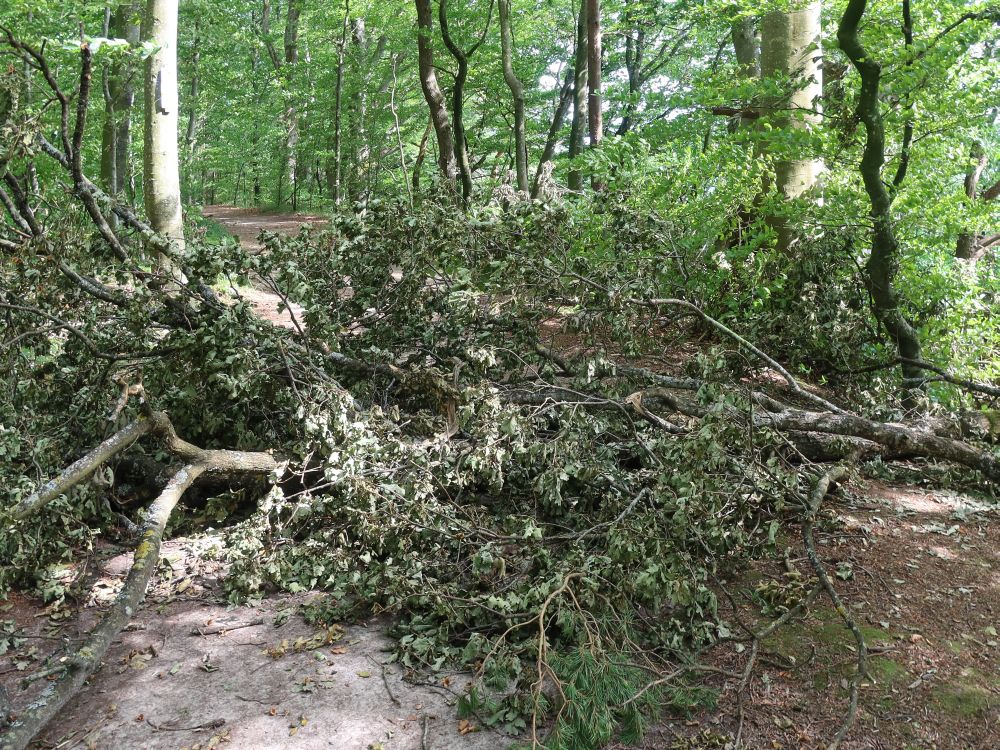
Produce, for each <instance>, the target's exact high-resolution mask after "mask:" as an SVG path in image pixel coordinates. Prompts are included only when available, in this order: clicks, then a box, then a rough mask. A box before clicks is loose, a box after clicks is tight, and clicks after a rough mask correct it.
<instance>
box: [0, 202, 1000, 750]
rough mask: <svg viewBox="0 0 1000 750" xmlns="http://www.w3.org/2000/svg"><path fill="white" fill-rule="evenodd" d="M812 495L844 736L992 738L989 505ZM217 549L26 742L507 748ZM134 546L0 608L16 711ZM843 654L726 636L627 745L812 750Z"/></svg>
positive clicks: (786, 567) (794, 541)
mask: <svg viewBox="0 0 1000 750" xmlns="http://www.w3.org/2000/svg"><path fill="white" fill-rule="evenodd" d="M205 214H206V216H208V217H209V218H212V219H213V220H215V221H217V222H219V223H220V224H221V225H222V226H224V227H225V228H227V229H228V230H229V231H231V232H232V233H233V234H235V235H237V236H238V237H240V239H241V241H242V242H244V244H246V245H247V246H249V247H251V248H253V247H254V246H255V245H256V246H257V249H259V247H260V246H259V245H258V244H257V239H256V238H257V236H258V235H259V233H260V232H261V231H262V230H267V231H276V232H294V231H296V230H297V229H298V227H299V226H300V225H301V224H302V223H303V222H304V221H310V222H315V220H316V217H303V216H291V215H269V214H258V213H252V212H246V211H245V210H241V209H234V208H231V207H223V206H213V207H209V208H208V209H207V210H206V212H205ZM236 291H237V292H238V293H239V294H241V295H243V296H244V297H245V298H246V299H248V300H249V301H250V302H251V303H252V304H254V306H255V307H256V308H257V309H258V311H259V312H260V313H261V314H262V315H264V316H266V317H268V318H269V319H271V320H272V321H273V322H275V323H276V324H279V325H290V324H291V321H290V319H288V318H287V315H288V313H287V312H286V313H282V314H278V313H277V307H278V305H279V303H280V302H281V298H280V297H279V296H278V295H277V294H272V293H270V292H268V291H266V290H263V289H254V290H247V289H239V290H236ZM272 316H273V317H272ZM283 316H285V317H283ZM546 325H549V323H546ZM548 334H549V335H548V336H547V337H546V338H547V341H548V342H549V343H550V344H551V345H553V346H554V347H557V348H560V349H565V348H569V347H571V346H572V344H573V342H572V340H571V338H570V337H568V336H566V335H565V334H562V333H560V332H558V331H557V330H556V329H555V327H553V329H552V330H551V331H548ZM684 347H691V348H695V347H694V345H693V344H690V343H689V344H685V345H684ZM690 354H691V352H690V351H688V350H686V349H684V348H682V347H680V346H679V347H676V348H675V349H674V351H673V354H671V353H669V352H668V353H667V356H666V357H665V358H664V359H663V362H666V363H667V366H668V367H671V368H672V367H673V366H674V365H676V364H677V363H678V362H680V361H682V360H683V359H685V358H687V357H689V356H690ZM674 360H676V361H674ZM824 508H825V514H824V516H823V518H822V519H821V522H820V523H819V524H818V526H817V532H816V545H817V550H818V553H819V555H820V556H821V558H822V559H823V561H824V562H825V563H826V564H827V568H828V570H829V571H830V573H831V575H833V574H836V577H835V578H834V582H835V585H836V587H837V589H838V591H839V592H840V594H841V596H842V597H843V598H844V600H845V602H846V603H847V606H848V607H849V608H850V610H851V612H852V613H853V614H854V616H855V618H856V620H857V621H858V624H859V626H860V627H861V630H862V632H863V633H864V635H865V638H866V640H867V644H868V647H869V650H870V653H871V662H870V672H871V676H872V679H871V680H870V681H867V682H865V683H863V685H862V688H861V693H860V705H859V713H858V721H857V723H856V725H855V726H854V728H853V730H852V731H851V732H850V734H849V735H848V738H847V740H846V741H845V743H844V744H843V745H842V746H841V747H843V748H845V749H848V750H861V749H862V748H865V749H869V748H870V749H879V750H888V749H890V748H921V749H923V748H927V749H928V750H929V749H930V748H935V749H936V750H987V749H988V748H994V747H996V746H997V737H1000V670H998V666H997V665H998V663H1000V637H998V632H997V631H998V629H1000V572H998V571H1000V516H998V513H997V508H996V505H995V504H993V505H990V504H987V503H986V502H984V501H981V500H977V499H975V498H974V497H972V496H969V495H966V494H963V493H961V492H953V491H933V490H928V489H925V488H923V487H922V486H920V485H919V484H913V483H911V484H902V483H900V482H889V481H888V480H886V481H875V480H874V479H872V478H871V477H869V478H867V479H865V478H856V477H855V478H852V479H851V480H849V481H848V482H846V483H845V484H844V485H843V487H842V488H841V489H840V490H839V491H838V492H837V493H835V494H833V495H831V496H830V497H829V498H828V499H827V502H826V503H825V505H824ZM785 533H786V534H787V537H786V538H784V539H781V538H779V548H784V546H785V545H786V544H787V546H788V547H789V549H790V550H791V552H790V554H789V555H788V557H787V558H786V560H785V561H780V560H779V561H761V562H759V563H757V564H754V565H753V566H751V568H750V569H749V570H748V571H746V572H742V573H741V574H740V575H739V577H737V578H731V579H729V580H727V581H723V582H721V584H720V585H721V586H722V587H723V588H724V589H725V592H727V593H728V594H729V595H730V596H731V597H732V598H731V599H728V598H727V596H726V595H725V594H724V592H723V591H721V590H720V591H719V595H720V602H721V603H722V605H721V606H722V608H723V610H724V612H725V615H726V617H727V619H728V620H729V621H730V623H732V627H733V630H734V631H735V630H736V629H737V628H736V623H737V622H739V621H743V622H747V623H750V622H763V621H764V620H765V619H766V618H763V617H762V616H761V607H762V606H769V607H771V610H770V611H769V612H768V614H767V617H768V618H770V617H773V616H774V612H775V611H776V609H775V608H776V607H778V606H780V604H781V601H782V598H783V597H785V596H787V595H788V593H789V591H791V592H792V593H794V590H795V587H796V585H800V584H801V580H800V578H801V579H805V578H807V577H808V575H809V566H808V562H807V561H806V560H805V559H804V557H803V554H802V552H801V549H802V547H801V542H800V540H799V538H798V535H797V528H796V527H795V526H794V525H793V526H790V527H789V528H788V529H787V530H786V532H785ZM221 543H222V539H221V538H220V537H218V536H217V535H215V534H214V533H213V532H209V533H207V534H204V535H199V536H197V537H190V538H175V539H172V540H170V541H168V542H166V543H165V544H164V547H163V549H162V550H161V556H160V558H161V559H160V563H159V565H158V569H157V572H156V575H155V578H154V582H153V584H152V586H151V588H150V591H149V595H148V597H147V599H146V602H145V603H144V604H143V606H142V607H141V608H140V610H139V611H138V612H137V613H136V614H135V616H134V618H133V621H132V623H131V625H130V626H129V627H128V628H126V630H125V631H124V632H122V633H121V635H120V636H119V637H118V638H117V639H116V640H115V642H114V643H113V645H112V647H111V649H110V651H109V652H108V654H107V657H106V658H105V659H104V664H103V667H102V668H101V670H100V671H99V672H98V673H97V674H96V675H95V676H94V677H93V678H92V680H91V682H90V685H89V687H88V688H87V689H85V690H84V691H82V692H81V693H80V694H79V695H77V696H76V698H75V699H73V700H72V701H71V702H70V703H69V704H68V705H67V706H66V708H65V709H64V710H63V711H62V713H61V715H60V716H59V717H58V718H57V719H56V720H55V721H54V722H53V723H52V724H51V725H50V726H49V727H48V728H47V730H46V731H45V733H44V734H43V736H42V737H41V739H40V743H38V744H36V747H46V748H54V747H59V748H101V749H102V750H104V749H107V750H132V749H133V748H153V749H156V750H159V749H161V748H162V749H163V750H167V749H168V748H169V749H170V750H176V749H178V748H189V749H190V750H194V748H200V749H201V750H207V748H215V747H232V748H275V749H278V748H281V749H284V748H343V749H344V750H355V749H357V750H377V749H379V748H381V749H382V750H445V749H447V748H456V749H458V750H461V749H462V748H469V749H470V750H477V749H481V750H499V749H501V748H507V747H508V746H509V745H510V744H511V740H510V739H509V738H506V737H503V736H500V735H498V734H495V733H493V732H491V731H488V730H487V729H485V728H484V727H483V725H482V722H481V721H480V719H479V718H478V717H473V718H472V719H470V720H461V719H459V718H458V715H457V712H456V708H455V702H456V700H457V697H458V696H459V695H460V694H461V692H462V690H463V688H464V686H465V684H466V683H467V675H460V674H459V675H442V674H437V675H434V676H433V677H426V676H423V677H420V676H416V675H413V674H412V673H410V672H409V671H408V670H404V669H403V668H401V667H400V666H399V665H396V664H390V663H388V658H389V654H388V649H389V647H390V645H391V644H390V640H389V637H388V635H387V629H388V624H389V623H387V622H385V621H378V620H375V621H372V622H370V623H367V625H350V626H344V627H341V626H340V625H333V626H330V627H328V628H327V627H318V626H313V625H310V624H308V623H307V622H306V621H305V620H304V619H303V618H302V615H301V613H300V605H302V604H304V603H306V602H308V601H310V600H311V599H312V598H314V597H316V596H317V595H318V594H317V593H316V592H306V593H302V594H298V595H295V596H290V595H275V596H271V597H268V598H266V599H264V600H263V601H261V602H259V603H257V604H256V605H255V606H241V607H236V608H233V607H230V606H228V605H227V603H226V601H225V599H224V596H223V591H222V587H221V584H220V580H221V578H222V577H223V576H224V575H225V573H226V570H225V566H224V565H223V564H222V563H220V562H218V560H217V558H218V557H219V550H220V545H221ZM130 560H131V553H121V551H120V549H119V548H117V547H113V546H111V545H103V546H100V547H98V548H97V549H96V550H95V552H94V553H93V554H92V555H91V556H90V557H89V558H88V560H87V561H86V562H81V563H80V564H79V565H78V569H77V571H76V572H77V573H78V574H79V583H77V584H74V586H73V592H74V595H73V596H72V597H69V598H68V599H67V603H64V604H62V605H59V606H48V607H46V606H45V605H44V604H43V603H41V602H40V601H38V600H33V599H28V598H26V597H23V596H16V597H12V599H11V600H10V602H8V604H7V605H6V607H7V608H6V609H5V610H4V612H3V618H4V619H11V620H13V621H14V623H15V625H16V626H17V627H18V628H21V629H23V632H24V634H25V635H26V636H27V637H26V638H24V639H17V640H13V641H11V646H12V647H11V649H10V650H9V651H8V652H7V653H6V654H5V655H4V657H3V662H2V663H0V687H2V688H5V689H6V691H7V693H8V695H9V697H10V699H11V703H12V706H13V708H14V710H15V712H16V710H17V709H18V708H23V707H24V705H25V704H26V703H27V701H30V700H31V699H32V696H33V695H35V694H37V692H38V691H39V690H40V683H38V682H36V683H34V684H33V685H31V686H29V688H28V689H27V690H22V689H21V686H20V681H21V678H22V677H23V676H24V675H25V674H32V673H36V672H38V671H39V670H40V669H41V667H40V666H39V665H40V664H41V663H42V661H43V659H44V658H45V657H46V656H47V655H48V654H49V653H52V652H53V651H54V650H55V649H56V648H57V647H58V646H59V645H60V643H61V642H62V641H63V639H66V638H72V637H74V636H76V635H78V634H81V633H84V632H86V631H87V629H88V628H89V627H91V626H92V625H93V623H94V622H95V621H96V620H97V619H98V617H99V616H100V613H101V609H102V608H103V607H105V606H106V605H108V604H109V602H110V601H111V600H112V599H113V598H114V597H115V595H116V593H117V590H118V589H119V588H120V586H121V582H122V579H123V577H124V575H125V573H126V572H127V571H128V569H129V566H130ZM81 571H82V572H81ZM791 571H797V575H796V574H792V573H791ZM734 607H735V611H734ZM3 642H4V641H3V633H0V643H3ZM852 649H853V646H852V639H851V636H850V634H849V633H848V631H847V630H846V629H845V628H844V626H843V624H842V623H841V621H840V620H839V617H838V616H837V614H836V613H835V612H834V610H833V609H832V608H831V607H830V605H829V603H828V602H827V601H825V600H824V599H822V598H820V599H817V600H816V602H815V603H814V605H813V606H812V607H811V609H810V611H809V613H808V614H807V615H806V616H805V617H803V618H799V619H794V620H792V621H791V622H790V623H788V624H787V625H786V626H785V627H783V628H781V629H779V630H778V631H776V632H775V633H774V634H773V635H772V636H770V637H769V638H768V639H766V640H765V641H764V642H763V643H762V644H761V653H760V659H759V662H758V666H757V668H756V669H755V670H754V672H753V674H752V676H751V678H750V679H749V680H748V682H747V683H746V685H745V689H743V690H742V691H740V690H739V683H740V681H739V679H737V678H734V676H733V675H739V674H740V673H741V672H742V670H743V668H744V664H745V663H746V658H747V653H746V649H745V648H742V647H740V646H739V645H735V644H734V643H732V642H728V643H723V644H720V645H719V646H717V647H715V648H714V649H712V650H711V651H710V652H708V653H707V654H705V655H704V656H705V657H706V659H707V663H708V664H709V665H711V666H713V667H714V668H716V669H717V670H719V671H718V672H715V673H708V674H706V676H705V678H704V682H705V684H707V685H708V686H709V687H711V688H712V689H714V690H716V691H718V700H717V704H718V707H717V708H716V709H713V710H704V711H699V712H697V713H695V714H694V715H667V716H664V717H663V718H662V720H661V721H659V722H658V723H657V724H656V725H655V726H654V727H653V728H652V729H651V731H650V732H649V733H648V734H647V736H646V738H645V739H644V741H643V742H642V743H641V744H640V745H639V747H642V748H644V750H701V749H707V748H726V747H731V746H732V745H733V742H734V738H735V736H736V734H737V733H738V732H739V733H740V738H741V740H742V745H741V746H742V747H744V748H754V749H756V748H802V749H812V748H819V747H825V743H826V742H828V741H829V739H830V737H831V736H833V734H834V733H835V732H836V729H837V727H838V726H839V724H840V722H841V721H842V719H843V716H844V713H845V710H846V703H847V688H846V685H847V683H848V680H849V678H850V676H851V674H852V669H853V668H854V664H855V657H856V654H855V652H854V651H853V650H852ZM741 695H742V701H741V700H740V696H741ZM741 707H742V712H743V720H742V722H741V721H740V712H741Z"/></svg>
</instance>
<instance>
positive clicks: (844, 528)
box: [642, 481, 1000, 750]
mask: <svg viewBox="0 0 1000 750" xmlns="http://www.w3.org/2000/svg"><path fill="white" fill-rule="evenodd" d="M827 506H828V515H827V517H826V518H825V520H824V522H823V524H821V530H820V531H819V533H818V534H817V550H818V553H819V555H820V556H821V557H822V558H823V560H824V561H825V562H826V563H827V567H828V570H829V572H830V574H831V578H832V580H833V582H834V584H835V586H836V588H837V590H838V592H839V593H840V594H841V596H842V597H843V599H844V601H845V603H846V604H847V606H848V607H850V609H851V612H852V613H853V615H854V617H855V619H856V620H857V622H858V624H859V626H860V627H861V628H862V631H863V633H864V635H865V638H866V641H867V645H868V647H869V649H870V650H871V655H870V671H871V673H872V677H873V679H871V680H867V681H864V682H863V683H862V689H861V692H860V700H859V706H860V708H859V712H858V719H857V722H856V724H855V726H854V728H853V730H852V731H851V732H850V734H849V735H848V736H847V739H846V740H845V742H844V743H843V745H842V746H841V747H842V748H843V750H862V748H864V749H866V750H869V749H870V750H897V749H898V750H904V749H906V750H995V749H996V748H998V747H1000V639H998V637H997V630H998V629H1000V515H998V511H997V506H996V505H995V504H994V505H992V506H987V505H986V504H984V503H983V502H981V501H977V500H975V499H973V498H971V497H968V496H966V495H962V494H958V493H954V492H948V491H932V490H928V489H924V488H920V487H912V486H904V487H890V486H887V485H885V484H882V483H879V482H873V481H869V482H863V483H855V484H854V485H853V486H849V487H848V489H847V490H846V491H844V492H842V493H839V494H838V495H836V496H833V497H828V498H827ZM787 542H788V546H789V547H791V548H792V550H793V559H792V563H793V565H794V566H795V568H796V569H797V570H799V571H801V572H802V574H803V575H808V574H809V573H810V569H809V564H808V561H807V560H806V559H805V558H804V557H799V558H798V559H795V558H794V555H795V554H796V553H795V552H794V550H801V549H802V545H801V542H800V540H799V539H798V538H795V537H789V539H788V540H787ZM799 554H801V553H799ZM838 571H840V572H841V574H842V575H843V577H845V578H848V580H842V579H841V578H839V577H837V576H836V573H837V572H838ZM768 580H772V581H777V582H779V583H781V584H786V583H788V580H789V579H788V577H787V576H786V575H785V569H784V566H783V565H774V564H767V563H761V564H760V565H756V566H754V570H753V571H751V572H750V573H749V574H747V575H744V576H741V577H740V578H739V579H738V580H735V581H732V582H730V583H729V584H727V586H728V588H729V590H730V591H731V592H734V593H735V592H741V593H742V594H743V595H742V596H739V595H737V598H738V599H739V600H740V601H741V605H740V612H739V616H740V617H741V618H743V619H744V621H754V620H756V622H758V623H760V624H763V623H764V622H765V620H764V619H763V618H761V617H760V611H761V610H760V606H759V605H760V601H759V599H758V600H757V601H748V598H749V596H750V595H751V592H752V591H753V589H754V588H755V587H756V586H758V585H759V584H760V583H761V582H765V581H768ZM728 614H730V615H731V614H732V611H731V610H730V611H729V612H728ZM853 644H854V640H853V637H852V636H851V635H850V633H849V632H848V631H847V630H846V628H845V627H844V625H843V623H842V621H841V619H840V617H839V616H838V615H837V613H836V612H835V610H834V609H833V607H832V605H831V603H830V602H829V600H827V599H825V598H824V597H821V598H820V599H817V601H816V602H815V603H814V605H813V607H812V609H811V611H810V613H809V614H808V615H807V616H806V617H804V618H801V619H799V620H797V621H793V622H792V623H790V624H788V625H786V626H785V627H784V628H783V629H781V630H779V631H778V632H777V633H775V634H774V635H773V636H772V637H770V638H769V639H768V640H767V641H766V642H765V643H764V645H763V652H764V653H763V658H762V660H761V662H759V663H758V666H757V668H756V670H755V673H754V678H753V679H752V680H751V681H750V684H749V686H748V689H747V691H746V693H745V694H744V702H745V711H746V713H745V718H744V723H743V742H744V747H746V748H775V749H778V748H788V749H790V748H801V749H802V750H806V749H808V750H813V749H814V748H825V747H826V743H827V742H829V741H830V740H831V739H832V737H833V736H834V735H835V734H836V731H837V729H838V728H839V726H840V723H841V722H842V721H843V719H844V716H845V715H846V710H847V697H848V691H847V689H846V687H847V680H848V679H849V678H850V676H851V675H852V674H853V673H854V672H855V670H856V651H855V650H854V645H853ZM745 659H746V652H743V653H738V652H737V651H736V650H735V649H733V647H732V646H731V645H727V646H725V647H721V646H720V647H719V648H718V649H716V651H715V652H714V653H712V654H711V655H710V663H712V664H714V665H715V666H718V667H722V668H725V669H727V670H730V671H733V672H737V673H739V672H741V671H742V669H743V665H744V664H745ZM710 682H712V683H713V684H714V686H715V687H716V688H717V689H718V690H719V691H720V692H719V698H718V703H719V708H718V709H717V710H715V711H704V712H701V713H699V714H698V715H696V716H694V717H676V718H675V719H674V720H668V721H665V722H663V723H662V724H660V725H659V726H657V727H656V728H655V729H654V730H653V731H652V732H651V733H650V734H649V736H648V737H647V738H646V742H645V743H644V744H643V745H642V747H643V748H645V750H654V749H656V750H659V749H661V748H671V749H673V748H677V749H678V750H681V749H682V748H683V750H688V749H689V748H690V750H695V749H697V748H714V747H720V748H722V747H726V746H727V745H726V743H727V742H731V741H732V738H733V737H734V736H735V734H736V732H737V728H738V726H739V719H738V711H737V705H738V702H737V700H736V688H737V684H738V681H737V680H734V679H718V680H711V681H710ZM714 743H718V744H714Z"/></svg>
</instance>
